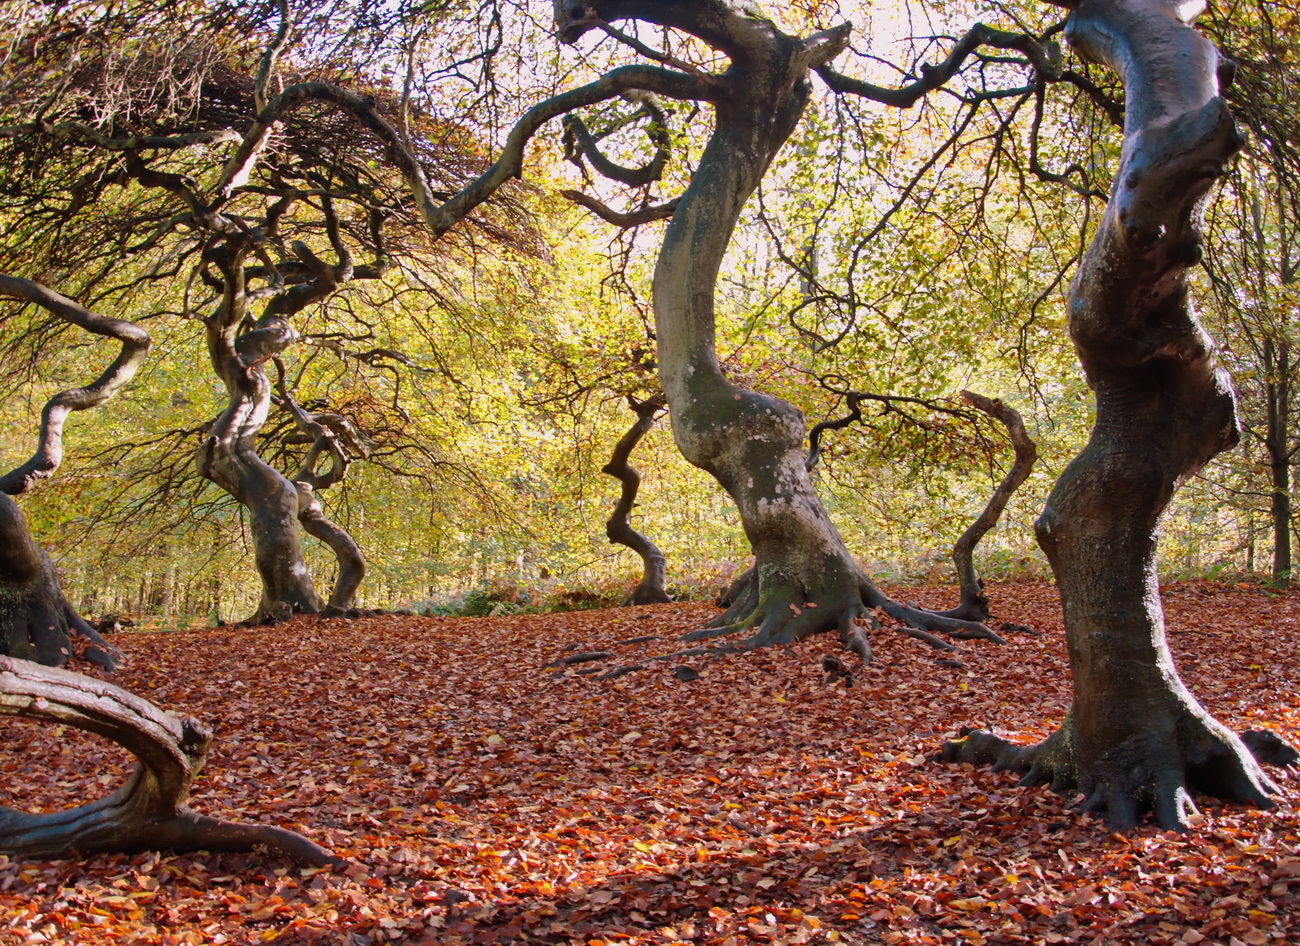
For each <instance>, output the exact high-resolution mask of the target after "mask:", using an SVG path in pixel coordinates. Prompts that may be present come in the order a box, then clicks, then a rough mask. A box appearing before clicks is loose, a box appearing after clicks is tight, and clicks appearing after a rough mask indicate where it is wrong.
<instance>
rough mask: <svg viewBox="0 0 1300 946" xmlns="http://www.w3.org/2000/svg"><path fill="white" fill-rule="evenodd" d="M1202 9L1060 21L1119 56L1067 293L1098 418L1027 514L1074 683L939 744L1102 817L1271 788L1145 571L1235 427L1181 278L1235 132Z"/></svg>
mask: <svg viewBox="0 0 1300 946" xmlns="http://www.w3.org/2000/svg"><path fill="white" fill-rule="evenodd" d="M1200 12H1201V8H1200V6H1199V5H1196V4H1176V3H1171V2H1167V0H1141V2H1136V3H1135V2H1124V3H1121V2H1118V0H1083V2H1081V3H1079V4H1077V5H1074V6H1073V7H1072V9H1071V12H1070V17H1069V21H1068V23H1067V28H1066V35H1067V37H1068V38H1069V41H1070V42H1071V44H1072V45H1073V46H1074V47H1075V48H1076V49H1077V50H1078V51H1079V52H1080V53H1081V54H1082V55H1084V56H1086V57H1088V58H1090V59H1093V60H1096V61H1098V62H1101V63H1104V64H1105V65H1106V66H1108V67H1109V68H1111V69H1113V70H1115V71H1116V72H1117V73H1119V75H1120V76H1121V77H1122V79H1123V82H1124V89H1125V93H1126V103H1127V105H1126V109H1125V115H1124V143H1123V151H1122V157H1121V159H1120V165H1119V170H1118V173H1117V174H1116V176H1115V186H1114V189H1113V192H1112V194H1111V197H1110V200H1109V202H1108V203H1107V205H1106V211H1105V214H1104V216H1103V218H1102V220H1101V222H1100V224H1099V226H1098V228H1097V232H1096V235H1095V236H1094V238H1093V241H1092V244H1091V245H1090V247H1089V249H1088V252H1087V255H1086V256H1085V258H1084V260H1083V263H1082V265H1081V266H1080V268H1079V272H1078V274H1077V275H1076V276H1075V279H1074V282H1073V284H1072V286H1071V288H1070V295H1069V300H1068V304H1069V312H1070V335H1071V338H1072V339H1073V340H1074V344H1075V348H1076V349H1077V351H1078V353H1079V358H1080V361H1081V363H1082V365H1083V369H1084V372H1085V373H1086V375H1087V378H1088V383H1089V385H1090V386H1091V387H1092V389H1093V391H1094V392H1095V394H1096V404H1097V416H1096V423H1095V425H1094V427H1093V430H1092V435H1091V437H1090V439H1089V441H1088V444H1087V446H1086V447H1085V448H1084V450H1083V452H1082V453H1080V454H1079V456H1078V457H1076V458H1075V459H1074V461H1073V462H1072V463H1071V464H1070V465H1069V466H1068V467H1067V468H1066V469H1065V471H1064V472H1063V473H1062V474H1061V477H1060V479H1059V480H1058V481H1057V483H1056V486H1055V488H1054V489H1053V490H1052V493H1051V495H1050V496H1049V497H1048V500H1047V504H1046V508H1045V509H1044V511H1043V514H1042V516H1041V517H1040V518H1039V520H1038V523H1037V534H1038V540H1039V543H1040V544H1041V545H1042V547H1043V549H1044V551H1045V552H1046V553H1047V555H1048V558H1049V560H1050V561H1051V563H1052V569H1053V572H1054V573H1055V575H1056V579H1057V583H1058V585H1059V587H1060V592H1061V602H1062V606H1063V608H1064V612H1065V623H1066V631H1067V634H1068V641H1069V649H1070V663H1071V668H1072V670H1073V673H1074V702H1073V704H1072V706H1071V707H1070V710H1069V712H1068V713H1067V715H1066V719H1065V722H1064V723H1063V724H1062V726H1061V728H1060V729H1059V730H1057V732H1055V733H1054V734H1053V735H1051V736H1050V737H1048V738H1047V739H1046V740H1044V741H1043V742H1041V743H1038V744H1037V745H1033V746H1018V745H1015V744H1013V743H1010V742H1008V741H1006V740H1004V739H1002V738H1000V737H998V736H995V735H993V734H992V733H991V732H988V731H975V732H971V733H969V734H967V735H965V736H964V737H963V738H962V739H960V740H958V741H956V742H950V743H948V744H947V745H946V746H945V747H944V756H945V757H946V758H949V759H960V760H964V761H972V762H993V763H994V764H995V765H997V766H999V767H1002V768H1012V769H1016V770H1019V771H1022V772H1024V773H1025V776H1024V780H1023V781H1024V782H1025V783H1028V784H1033V783H1038V782H1048V783H1051V785H1052V786H1053V787H1054V788H1056V789H1059V790H1077V791H1079V792H1081V793H1082V795H1083V798H1084V800H1083V809H1084V810H1085V811H1090V812H1098V813H1102V814H1104V816H1105V818H1106V821H1107V823H1108V824H1110V825H1112V826H1115V827H1119V828H1126V827H1130V826H1132V825H1134V824H1136V823H1137V821H1138V820H1139V819H1140V818H1141V817H1142V816H1143V815H1145V814H1146V813H1148V812H1149V813H1151V814H1153V815H1154V817H1155V820H1156V822H1157V823H1158V824H1159V825H1160V826H1161V827H1164V828H1182V827H1184V826H1185V825H1186V822H1187V817H1188V815H1189V814H1191V813H1192V812H1194V811H1195V806H1194V804H1193V802H1192V800H1191V796H1190V792H1192V791H1198V792H1203V793H1205V794H1207V795H1210V796H1213V797H1217V798H1222V799H1226V800H1229V801H1235V802H1245V803H1249V804H1254V805H1256V806H1258V807H1261V808H1266V807H1269V806H1270V805H1271V804H1272V801H1271V799H1270V795H1272V794H1273V793H1274V792H1275V791H1276V786H1275V785H1274V784H1273V782H1272V781H1271V780H1270V779H1269V778H1268V776H1267V775H1266V774H1265V773H1264V772H1263V770H1262V769H1261V767H1260V764H1259V762H1258V761H1257V759H1256V757H1255V755H1254V754H1252V750H1251V749H1250V748H1247V744H1246V743H1245V742H1243V741H1242V739H1240V738H1238V736H1237V735H1236V734H1234V733H1233V732H1231V731H1230V730H1228V729H1227V727H1225V726H1223V725H1222V724H1220V723H1219V722H1218V721H1216V720H1215V719H1214V718H1213V717H1212V716H1211V715H1210V714H1209V713H1207V712H1206V711H1205V709H1204V708H1203V707H1201V705H1200V704H1199V703H1198V702H1197V701H1196V699H1195V697H1194V696H1192V694H1191V693H1190V692H1189V691H1188V690H1187V688H1186V687H1185V686H1184V685H1183V684H1182V682H1181V681H1180V680H1179V677H1178V673H1177V671H1176V670H1175V669H1174V664H1173V658H1172V657H1171V655H1170V652H1169V647H1168V643H1167V641H1166V638H1165V630H1164V622H1163V615H1162V611H1161V606H1160V596H1159V587H1158V579H1157V574H1156V548H1157V538H1158V532H1159V526H1160V520H1161V518H1162V516H1163V514H1164V512H1165V509H1166V507H1167V506H1168V504H1169V500H1170V498H1171V497H1172V495H1173V493H1174V491H1175V489H1176V488H1177V487H1178V485H1179V484H1180V483H1181V482H1182V481H1184V480H1185V479H1186V478H1187V477H1189V476H1191V475H1192V474H1193V473H1195V472H1196V471H1197V470H1199V469H1200V468H1201V467H1202V466H1204V464H1205V463H1206V462H1207V461H1208V460H1209V459H1210V458H1211V457H1213V456H1214V455H1215V454H1217V453H1219V452H1221V451H1223V450H1226V449H1228V448H1229V447H1231V446H1233V445H1234V444H1235V443H1236V442H1237V440H1238V426H1237V417H1236V404H1235V399H1234V397H1233V392H1232V388H1231V385H1230V383H1229V379H1228V376H1227V373H1226V372H1225V371H1224V370H1222V369H1221V368H1219V367H1218V365H1217V364H1216V362H1215V358H1214V353H1213V346H1212V344H1211V341H1210V339H1209V337H1208V336H1207V334H1206V333H1205V331H1204V330H1203V329H1202V327H1201V325H1200V323H1199V322H1198V320H1197V318H1196V314H1195V312H1194V309H1193V306H1192V303H1191V300H1190V298H1189V292H1188V285H1187V273H1188V270H1189V269H1190V267H1192V266H1193V265H1195V264H1196V263H1197V262H1198V261H1199V260H1200V258H1201V254H1202V246H1201V243H1202V234H1201V230H1200V224H1201V218H1202V212H1203V207H1204V204H1205V202H1206V200H1207V199H1208V197H1209V195H1210V192H1211V189H1212V187H1213V186H1214V183H1215V181H1216V179H1218V178H1219V177H1221V176H1222V175H1223V173H1224V166H1225V164H1226V162H1227V161H1228V160H1229V159H1230V158H1231V157H1232V156H1233V154H1234V153H1235V152H1236V151H1237V150H1238V149H1239V148H1240V147H1241V146H1242V144H1243V137H1242V134H1241V132H1240V131H1239V130H1238V127H1237V124H1236V122H1235V121H1234V119H1233V115H1232V113H1231V111H1230V110H1229V108H1228V106H1227V104H1226V103H1225V102H1224V100H1223V98H1222V97H1221V95H1220V86H1221V84H1223V83H1226V82H1228V81H1230V80H1231V77H1232V67H1231V64H1230V63H1227V62H1226V61H1224V60H1223V59H1221V58H1220V57H1219V55H1218V53H1217V51H1216V49H1215V47H1214V46H1213V44H1212V43H1210V42H1209V41H1208V40H1207V39H1205V38H1204V37H1203V36H1202V35H1200V34H1199V33H1198V32H1197V31H1196V30H1195V29H1194V28H1193V23H1194V22H1195V20H1196V18H1197V16H1198V15H1199V13H1200ZM1251 743H1252V745H1260V744H1261V743H1260V742H1259V739H1258V737H1257V736H1256V735H1253V736H1252V737H1251Z"/></svg>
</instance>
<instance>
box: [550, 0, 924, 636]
mask: <svg viewBox="0 0 1300 946" xmlns="http://www.w3.org/2000/svg"><path fill="white" fill-rule="evenodd" d="M555 15H556V22H557V26H558V28H559V29H558V31H559V34H560V37H561V38H562V39H563V40H565V41H568V42H572V41H574V40H576V39H577V38H578V37H579V36H581V35H582V34H583V33H584V32H586V31H587V30H589V29H592V28H595V27H596V26H598V25H600V24H601V23H603V22H604V21H609V20H618V19H626V18H636V19H639V20H644V21H647V22H650V23H655V24H659V25H662V26H667V27H673V28H677V29H681V30H684V31H686V32H688V33H691V34H693V35H695V36H697V37H698V38H700V39H701V40H703V41H704V42H706V43H708V44H709V45H710V46H712V47H713V48H715V49H717V50H719V51H721V52H723V53H725V54H726V55H727V56H728V57H729V59H730V62H731V65H730V66H729V68H728V69H727V71H726V72H724V73H722V74H720V75H715V74H703V73H699V72H698V71H696V72H695V74H694V78H695V79H696V80H697V82H698V84H699V86H700V87H699V89H698V91H697V92H696V94H695V97H697V98H701V99H704V100H706V101H709V102H711V103H712V104H713V106H714V113H715V125H714V129H713V132H712V134H711V136H710V138H709V141H708V144H707V146H706V147H705V149H704V153H703V154H702V155H701V156H700V160H699V163H698V165H697V167H696V169H695V173H694V174H693V175H692V178H691V182H690V185H689V186H688V187H687V189H686V191H685V193H684V194H683V195H682V196H681V198H680V200H679V201H678V203H677V207H676V210H675V212H674V213H673V216H672V219H671V221H670V222H669V224H668V228H667V230H666V232H665V234H664V242H663V246H662V248H661V249H660V252H659V257H658V261H657V263H656V266H655V273H654V284H653V296H654V316H655V332H656V337H657V338H658V341H659V350H658V355H659V357H658V362H659V378H660V383H661V384H662V385H663V390H664V393H665V395H666V396H667V399H668V404H669V407H670V408H671V410H672V417H673V437H674V439H675V441H676V443H677V446H678V448H679V449H680V450H681V452H682V455H683V456H684V457H685V458H686V459H687V460H688V461H689V462H690V463H692V464H694V465H695V466H698V467H700V468H701V469H703V470H705V471H707V472H708V473H710V474H711V475H712V476H713V477H714V478H715V479H716V480H717V481H718V482H719V483H720V484H721V485H722V486H723V488H724V489H726V490H727V492H728V493H729V494H730V495H731V497H732V499H734V500H735V502H736V507H737V509H738V510H739V513H740V517H741V521H742V523H743V525H744V528H745V535H746V537H747V538H748V539H749V542H750V545H751V547H752V549H753V552H754V556H755V565H754V576H755V580H754V581H753V582H752V583H751V585H750V590H749V591H748V592H746V593H744V594H742V595H741V596H740V599H739V600H738V601H737V602H736V604H734V605H733V606H732V608H731V609H730V610H729V611H728V612H727V613H726V614H725V615H724V618H723V619H722V620H723V621H725V625H724V626H723V627H720V628H716V629H713V630H711V631H709V632H707V633H708V634H709V635H710V636H711V635H712V634H716V633H726V632H730V631H743V630H746V629H748V628H753V627H756V628H757V630H756V631H755V632H754V633H753V635H752V636H751V637H750V638H749V640H748V641H747V642H746V645H745V646H752V647H759V646H765V645H770V644H779V643H785V642H789V641H792V640H796V639H798V638H801V637H805V636H808V635H810V634H815V633H820V632H823V631H827V630H838V631H839V633H840V636H841V639H842V641H843V642H844V644H845V646H846V647H848V648H849V649H851V650H854V651H855V652H857V653H859V654H860V655H861V656H862V657H863V659H867V658H868V657H869V655H870V645H869V644H868V642H867V639H866V627H867V626H868V625H869V623H870V617H869V610H870V608H872V607H875V606H877V605H878V604H879V603H881V602H884V601H887V600H888V599H886V598H885V596H884V595H882V594H881V593H880V592H879V591H878V590H877V589H876V588H875V587H874V586H873V585H872V584H871V582H870V580H869V579H867V577H866V576H865V575H863V574H862V572H861V571H860V570H859V568H858V567H857V564H856V563H855V562H854V560H853V557H852V556H851V555H850V554H849V551H848V549H847V548H846V547H845V545H844V541H843V539H842V538H841V537H840V534H839V532H838V531H837V530H836V529H835V526H834V525H833V524H832V523H831V521H830V519H829V517H828V516H827V515H826V512H825V510H824V509H823V507H822V504H821V501H820V500H819V499H818V497H817V493H816V490H815V489H814V487H813V484H812V480H811V478H810V476H809V473H808V470H807V469H806V467H805V465H804V459H805V453H804V436H805V425H804V418H803V415H802V413H801V412H800V411H799V410H798V409H797V408H796V407H794V406H793V405H792V404H790V403H789V402H787V401H784V400H782V399H780V398H777V397H773V396H771V395H767V394H763V393H760V392H757V391H753V390H750V389H749V388H747V387H744V386H743V385H739V384H734V383H732V382H731V381H730V380H729V379H728V378H727V377H726V376H725V374H724V373H723V371H722V368H721V366H720V364H719V362H718V357H717V351H716V347H715V312H714V290H715V285H716V281H717V275H718V270H719V268H720V266H721V264H722V258H723V255H724V254H725V253H726V250H727V245H728V243H729V242H730V240H731V234H732V231H733V230H734V228H735V226H736V222H737V221H738V219H739V217H740V212H741V209H742V207H743V206H744V204H745V202H746V201H747V200H748V199H749V197H750V195H751V194H752V193H753V192H754V190H755V189H756V188H757V186H758V184H759V181H760V180H761V179H762V177H763V175H764V173H765V172H766V171H767V169H768V166H769V165H770V164H771V161H772V159H773V157H775V155H776V153H777V151H778V150H779V149H780V148H781V147H782V145H783V144H784V143H785V141H786V139H787V138H788V137H789V136H790V134H791V132H792V131H793V130H794V128H795V126H796V125H797V124H798V122H799V119H800V117H801V116H802V114H803V110H804V107H805V106H806V104H807V102H808V97H809V90H810V85H809V79H808V74H809V71H810V70H811V69H813V68H815V67H817V66H819V65H822V64H824V63H826V62H827V61H829V60H830V59H831V58H832V57H834V56H835V55H836V54H838V53H839V52H840V51H841V50H842V49H843V48H844V47H845V45H846V44H847V42H848V36H849V30H848V27H847V26H842V27H839V28H837V29H835V30H829V31H826V32H823V33H818V34H814V35H813V36H810V37H807V38H804V39H800V38H797V37H793V36H789V35H787V34H785V33H783V32H781V31H780V30H779V29H777V28H776V26H775V25H774V24H773V23H772V22H771V21H770V20H767V19H765V18H762V17H760V16H756V15H755V10H754V7H753V5H752V4H749V3H741V2H732V0H704V2H699V3H679V2H672V0H603V2H594V3H592V2H588V0H556V2H555ZM899 607H901V606H899ZM701 633H702V634H703V633H705V632H701Z"/></svg>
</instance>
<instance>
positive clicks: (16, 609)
mask: <svg viewBox="0 0 1300 946" xmlns="http://www.w3.org/2000/svg"><path fill="white" fill-rule="evenodd" d="M0 655H8V656H11V657H17V658H20V659H22V660H33V661H36V662H37V663H41V664H44V665H46V666H48V667H60V666H62V665H63V664H65V663H67V662H68V659H69V658H71V657H73V656H80V657H81V658H82V659H84V660H88V661H90V662H91V663H93V664H97V665H98V666H101V667H103V668H105V669H107V670H113V669H116V666H117V664H116V660H117V659H118V658H120V657H121V654H120V653H119V652H118V651H117V649H116V648H115V647H113V646H112V645H111V644H109V643H108V641H106V640H104V638H103V637H102V636H101V635H100V633H99V632H98V631H97V630H95V628H94V627H92V626H91V625H90V623H89V622H87V621H86V620H84V619H83V618H82V617H81V615H79V614H78V613H77V612H76V610H75V609H74V608H73V607H72V605H71V604H69V603H68V599H67V598H66V597H64V594H63V591H62V589H61V588H60V587H59V579H58V573H57V572H56V571H55V568H54V563H53V562H52V561H50V557H49V556H48V555H46V554H45V552H44V550H43V549H41V548H40V547H39V546H38V545H37V544H36V542H35V541H34V540H33V539H32V536H31V533H30V532H29V531H28V529H27V523H26V522H25V521H24V519H23V515H22V512H21V511H20V510H19V508H18V504H17V503H16V502H14V500H13V499H11V498H10V497H9V496H8V495H6V494H4V493H0Z"/></svg>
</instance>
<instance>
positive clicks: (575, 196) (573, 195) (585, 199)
mask: <svg viewBox="0 0 1300 946" xmlns="http://www.w3.org/2000/svg"><path fill="white" fill-rule="evenodd" d="M560 196H561V197H566V198H568V199H569V200H571V201H573V202H574V203H575V204H578V205H579V206H582V207H586V208H587V209H588V210H590V211H591V212H592V213H594V214H595V215H596V216H597V217H600V219H602V220H604V221H605V222H606V223H612V224H613V225H614V226H616V227H620V228H622V229H624V230H630V229H632V228H633V227H639V226H641V225H642V224H645V223H654V222H655V221H656V220H668V219H670V218H671V217H672V215H673V214H674V213H676V212H677V204H678V198H673V199H672V200H670V201H668V202H667V203H663V204H656V205H655V206H653V207H642V208H640V209H639V210H631V211H628V212H627V213H623V212H621V211H618V210H614V209H613V208H612V207H608V206H606V205H605V204H602V203H601V202H600V201H598V200H597V199H596V198H594V197H589V196H588V195H586V194H584V193H582V192H581V191H574V190H562V191H560Z"/></svg>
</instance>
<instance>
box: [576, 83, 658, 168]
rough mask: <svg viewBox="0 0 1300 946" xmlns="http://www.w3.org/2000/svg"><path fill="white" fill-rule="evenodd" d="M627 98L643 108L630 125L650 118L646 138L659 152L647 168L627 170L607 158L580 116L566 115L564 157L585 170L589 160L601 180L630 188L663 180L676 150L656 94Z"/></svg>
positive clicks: (633, 116) (632, 116)
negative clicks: (585, 164) (584, 160)
mask: <svg viewBox="0 0 1300 946" xmlns="http://www.w3.org/2000/svg"><path fill="white" fill-rule="evenodd" d="M624 98H625V99H627V100H628V101H631V102H639V104H640V105H641V108H640V109H638V110H637V111H636V112H634V113H633V114H632V115H630V116H628V118H627V119H626V121H627V122H630V121H633V120H635V119H636V118H638V117H640V116H641V115H643V114H644V115H646V116H648V117H649V119H650V123H649V127H648V128H647V129H646V135H647V136H648V137H649V138H650V141H651V143H652V144H653V145H654V148H655V152H654V156H653V157H651V159H650V161H649V162H648V163H647V164H646V165H645V166H644V167H639V168H629V167H624V166H623V165H621V164H618V163H616V162H614V161H611V160H610V159H609V158H607V157H606V156H605V154H604V152H602V151H601V150H600V144H599V143H598V142H597V140H596V136H595V135H593V134H592V133H591V131H590V130H589V129H588V128H587V124H586V122H584V121H583V120H582V119H581V118H580V117H579V116H577V115H566V116H565V117H564V154H565V157H566V158H568V159H569V160H570V161H572V162H574V163H575V164H577V165H578V166H579V168H581V167H582V160H583V159H584V158H585V159H586V160H588V161H590V162H591V166H592V167H593V168H595V169H596V173H597V174H599V175H600V176H601V177H605V178H609V179H610V180H611V181H618V182H619V183H620V184H627V185H628V186H629V187H644V186H646V185H647V184H653V183H654V182H655V181H657V180H659V179H660V178H662V177H663V175H664V167H665V166H667V164H668V156H669V154H670V153H671V151H672V139H671V137H670V136H669V134H668V115H667V113H665V112H664V110H663V107H662V106H661V105H660V104H659V103H658V102H657V101H655V98H654V96H653V95H647V94H641V95H634V94H632V93H628V94H626V95H624ZM621 124H622V123H620V125H621ZM618 127H619V126H616V127H615V129H613V130H617V128H618Z"/></svg>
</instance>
